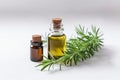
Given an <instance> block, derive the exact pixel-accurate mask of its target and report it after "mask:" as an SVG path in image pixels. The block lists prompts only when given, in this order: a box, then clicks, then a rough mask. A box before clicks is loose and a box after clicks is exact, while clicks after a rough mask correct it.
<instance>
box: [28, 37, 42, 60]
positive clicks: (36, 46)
mask: <svg viewBox="0 0 120 80" xmlns="http://www.w3.org/2000/svg"><path fill="white" fill-rule="evenodd" d="M30 59H31V61H34V62H39V61H42V60H43V46H42V40H41V36H40V35H32V40H31V47H30Z"/></svg>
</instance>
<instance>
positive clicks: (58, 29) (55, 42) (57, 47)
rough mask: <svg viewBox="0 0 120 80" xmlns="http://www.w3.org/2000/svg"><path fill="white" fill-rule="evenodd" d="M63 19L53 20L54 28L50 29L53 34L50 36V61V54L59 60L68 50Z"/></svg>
mask: <svg viewBox="0 0 120 80" xmlns="http://www.w3.org/2000/svg"><path fill="white" fill-rule="evenodd" d="M61 22H62V19H61V18H54V19H52V23H53V25H52V27H51V28H50V31H51V33H50V34H49V35H48V58H49V59H50V58H51V56H50V54H51V55H52V56H53V57H54V58H55V59H58V58H60V57H61V56H63V54H64V52H65V50H66V36H65V34H64V33H63V30H64V29H63V27H62V24H61Z"/></svg>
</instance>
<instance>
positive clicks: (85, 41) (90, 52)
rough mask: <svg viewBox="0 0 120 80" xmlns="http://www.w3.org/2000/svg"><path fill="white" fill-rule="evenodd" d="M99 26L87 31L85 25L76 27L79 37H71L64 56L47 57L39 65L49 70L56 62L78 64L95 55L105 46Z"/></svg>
mask: <svg viewBox="0 0 120 80" xmlns="http://www.w3.org/2000/svg"><path fill="white" fill-rule="evenodd" d="M99 30H100V29H99V28H96V27H95V26H92V27H91V31H88V29H87V30H86V31H85V29H84V27H81V26H80V25H79V27H76V28H75V31H76V34H77V37H76V38H71V39H69V41H67V50H66V52H65V53H64V55H63V56H62V57H60V58H59V59H54V58H52V59H48V58H47V59H46V60H43V61H42V63H41V64H39V65H37V66H36V67H38V66H42V68H41V71H42V70H44V69H45V68H47V67H48V70H49V69H50V68H51V66H54V65H55V64H59V65H60V70H61V65H63V64H64V65H70V66H72V65H73V64H75V65H77V64H78V62H80V61H84V60H86V59H88V58H90V57H92V56H94V54H95V52H97V51H98V50H99V48H101V47H102V46H103V39H102V38H101V37H102V35H103V34H101V33H100V32H99Z"/></svg>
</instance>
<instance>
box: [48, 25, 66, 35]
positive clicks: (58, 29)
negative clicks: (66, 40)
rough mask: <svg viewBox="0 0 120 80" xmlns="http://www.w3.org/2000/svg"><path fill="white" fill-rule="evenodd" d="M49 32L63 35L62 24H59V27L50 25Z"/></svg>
mask: <svg viewBox="0 0 120 80" xmlns="http://www.w3.org/2000/svg"><path fill="white" fill-rule="evenodd" d="M49 30H50V32H51V33H52V35H63V34H64V33H63V31H64V28H63V25H59V27H54V25H52V27H51V28H50V29H49Z"/></svg>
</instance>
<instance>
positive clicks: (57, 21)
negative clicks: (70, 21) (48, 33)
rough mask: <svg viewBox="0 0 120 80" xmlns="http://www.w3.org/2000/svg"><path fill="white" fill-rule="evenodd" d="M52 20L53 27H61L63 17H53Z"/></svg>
mask: <svg viewBox="0 0 120 80" xmlns="http://www.w3.org/2000/svg"><path fill="white" fill-rule="evenodd" d="M52 22H53V28H54V29H59V28H60V27H61V22H62V19H61V18H53V19H52Z"/></svg>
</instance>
